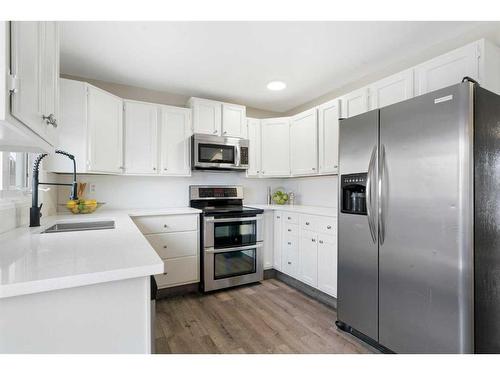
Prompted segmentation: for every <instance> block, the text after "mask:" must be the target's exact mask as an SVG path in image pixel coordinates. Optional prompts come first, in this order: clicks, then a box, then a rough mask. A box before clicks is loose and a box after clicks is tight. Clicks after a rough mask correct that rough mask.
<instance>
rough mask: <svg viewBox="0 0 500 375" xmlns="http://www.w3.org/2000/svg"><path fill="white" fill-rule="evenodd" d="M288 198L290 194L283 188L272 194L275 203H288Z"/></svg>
mask: <svg viewBox="0 0 500 375" xmlns="http://www.w3.org/2000/svg"><path fill="white" fill-rule="evenodd" d="M288 198H289V197H288V194H287V193H286V192H285V189H283V188H277V189H276V190H275V191H274V193H273V195H272V200H273V202H274V203H275V204H286V202H288Z"/></svg>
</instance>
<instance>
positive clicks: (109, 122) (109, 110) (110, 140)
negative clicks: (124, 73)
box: [87, 85, 125, 173]
mask: <svg viewBox="0 0 500 375" xmlns="http://www.w3.org/2000/svg"><path fill="white" fill-rule="evenodd" d="M122 113H123V101H122V99H121V98H119V97H117V96H114V95H112V94H110V93H109V92H106V91H104V90H101V89H98V88H97V87H94V86H90V85H88V86H87V128H88V170H89V171H92V172H100V173H122V172H123V170H124V169H125V167H124V165H123V124H122Z"/></svg>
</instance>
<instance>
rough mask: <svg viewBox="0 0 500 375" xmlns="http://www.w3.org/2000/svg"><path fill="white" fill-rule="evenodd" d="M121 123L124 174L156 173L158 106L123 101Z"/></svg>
mask: <svg viewBox="0 0 500 375" xmlns="http://www.w3.org/2000/svg"><path fill="white" fill-rule="evenodd" d="M123 123H124V133H125V134H124V138H125V142H124V143H125V144H124V159H125V173H127V174H138V175H141V174H155V173H158V106H157V105H155V104H151V103H143V102H136V101H130V100H125V101H124V118H123Z"/></svg>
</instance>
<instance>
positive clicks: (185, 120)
mask: <svg viewBox="0 0 500 375" xmlns="http://www.w3.org/2000/svg"><path fill="white" fill-rule="evenodd" d="M160 111H161V112H160V113H161V115H160V124H161V131H160V139H161V141H160V144H161V151H160V173H161V174H162V175H169V176H189V175H191V163H190V160H189V157H190V136H191V134H192V133H191V110H190V109H188V108H179V107H171V106H166V105H162V106H160Z"/></svg>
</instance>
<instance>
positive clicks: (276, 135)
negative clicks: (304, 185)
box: [260, 117, 290, 177]
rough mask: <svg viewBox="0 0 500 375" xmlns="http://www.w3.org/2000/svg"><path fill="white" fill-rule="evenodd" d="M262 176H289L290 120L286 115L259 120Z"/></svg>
mask: <svg viewBox="0 0 500 375" xmlns="http://www.w3.org/2000/svg"><path fill="white" fill-rule="evenodd" d="M260 124H261V125H260V128H261V142H260V144H261V155H262V161H261V163H262V173H261V175H262V176H263V177H288V176H290V121H289V118H288V117H280V118H273V119H264V120H261V122H260Z"/></svg>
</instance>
